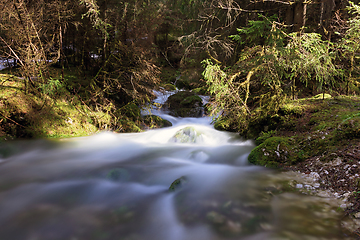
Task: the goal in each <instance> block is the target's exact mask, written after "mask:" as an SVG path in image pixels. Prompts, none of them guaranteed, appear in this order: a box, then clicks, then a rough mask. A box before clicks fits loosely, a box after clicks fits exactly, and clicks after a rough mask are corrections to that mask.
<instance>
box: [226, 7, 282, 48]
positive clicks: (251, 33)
mask: <svg viewBox="0 0 360 240" xmlns="http://www.w3.org/2000/svg"><path fill="white" fill-rule="evenodd" d="M258 17H259V19H261V20H250V21H249V23H248V25H249V26H248V27H244V28H238V29H237V31H238V34H236V35H231V36H229V37H230V38H231V39H232V40H234V41H236V42H239V43H240V44H245V43H246V45H247V46H249V45H250V44H249V43H251V44H259V43H260V40H263V41H264V43H263V44H264V45H272V42H276V43H277V44H282V43H283V41H284V35H285V34H284V33H283V32H282V31H281V29H279V28H277V27H276V25H275V24H274V21H275V20H276V19H277V15H276V14H275V15H273V16H271V17H269V18H267V17H265V16H264V15H261V14H259V15H258Z"/></svg>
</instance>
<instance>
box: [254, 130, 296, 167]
mask: <svg viewBox="0 0 360 240" xmlns="http://www.w3.org/2000/svg"><path fill="white" fill-rule="evenodd" d="M290 151H291V147H290V144H289V140H288V138H286V137H270V138H268V139H266V140H265V141H264V142H263V143H261V144H260V145H259V146H257V147H255V148H254V149H253V150H252V151H251V153H250V155H249V158H248V160H249V162H251V163H253V164H256V165H262V166H267V167H280V166H282V165H284V164H285V165H288V164H289V163H291V158H290V155H289V153H290Z"/></svg>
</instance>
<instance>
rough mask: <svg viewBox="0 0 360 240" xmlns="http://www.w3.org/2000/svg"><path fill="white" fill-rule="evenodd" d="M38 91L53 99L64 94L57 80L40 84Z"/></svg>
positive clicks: (63, 88) (52, 79)
mask: <svg viewBox="0 0 360 240" xmlns="http://www.w3.org/2000/svg"><path fill="white" fill-rule="evenodd" d="M39 89H40V90H41V92H42V93H43V94H45V95H48V96H50V97H55V96H57V95H60V94H61V93H64V92H65V86H64V84H63V83H62V82H61V81H60V80H59V79H54V78H51V77H50V78H49V79H48V80H47V83H43V84H40V86H39Z"/></svg>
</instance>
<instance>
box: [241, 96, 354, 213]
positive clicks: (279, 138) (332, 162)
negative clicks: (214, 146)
mask: <svg viewBox="0 0 360 240" xmlns="http://www.w3.org/2000/svg"><path fill="white" fill-rule="evenodd" d="M243 134H244V135H246V136H251V137H253V138H254V139H255V143H256V145H257V146H256V147H255V148H254V149H253V150H252V152H251V154H250V155H249V158H248V159H249V161H250V162H251V163H253V164H256V165H262V166H267V167H272V168H279V169H285V170H293V171H297V172H300V173H302V174H305V175H309V176H315V177H316V179H315V180H316V181H318V182H319V185H320V188H321V189H326V190H328V191H331V192H333V193H336V194H337V195H338V196H344V198H345V199H346V203H345V204H344V209H346V212H347V213H348V214H356V213H357V212H359V211H360V202H359V201H358V200H357V199H359V198H360V175H359V174H360V98H359V97H351V96H337V97H333V98H332V97H329V98H325V99H322V98H317V97H315V98H306V99H299V100H295V101H290V100H289V101H288V102H287V103H285V104H284V105H283V106H282V107H281V108H280V109H279V111H278V112H277V113H276V114H273V115H271V116H264V117H262V118H258V119H253V122H251V123H250V124H249V128H248V129H247V131H246V132H244V133H243Z"/></svg>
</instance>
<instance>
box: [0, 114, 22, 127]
mask: <svg viewBox="0 0 360 240" xmlns="http://www.w3.org/2000/svg"><path fill="white" fill-rule="evenodd" d="M0 115H1V116H3V117H4V118H6V119H7V120H10V121H11V122H13V123H15V124H16V125H19V126H20V127H23V128H26V127H25V126H23V125H21V124H19V123H17V122H15V121H14V120H12V119H11V118H8V117H6V116H4V115H2V114H1V113H0Z"/></svg>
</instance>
